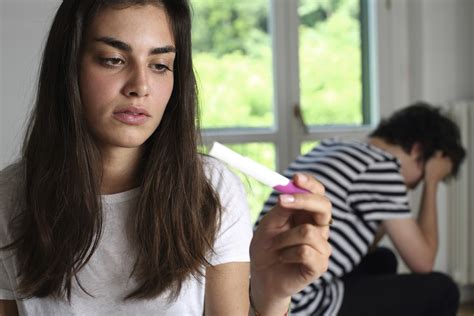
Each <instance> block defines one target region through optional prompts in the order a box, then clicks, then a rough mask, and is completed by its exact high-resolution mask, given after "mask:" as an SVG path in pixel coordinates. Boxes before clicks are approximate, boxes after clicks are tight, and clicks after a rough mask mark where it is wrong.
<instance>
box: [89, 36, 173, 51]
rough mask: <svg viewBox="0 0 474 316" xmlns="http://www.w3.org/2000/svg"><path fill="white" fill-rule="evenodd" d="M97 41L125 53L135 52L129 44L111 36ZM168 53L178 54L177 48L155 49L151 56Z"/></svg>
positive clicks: (170, 46)
mask: <svg viewBox="0 0 474 316" xmlns="http://www.w3.org/2000/svg"><path fill="white" fill-rule="evenodd" d="M95 41H96V42H102V43H105V44H107V45H109V46H112V47H114V48H117V49H119V50H122V51H125V52H127V53H130V52H132V51H133V49H132V47H131V46H130V45H129V44H127V43H125V42H122V41H121V40H118V39H116V38H113V37H110V36H103V37H99V38H96V39H95ZM168 53H176V48H175V47H174V46H172V45H168V46H163V47H155V48H152V49H150V53H149V54H150V55H159V54H168Z"/></svg>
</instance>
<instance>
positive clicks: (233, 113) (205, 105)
mask: <svg viewBox="0 0 474 316" xmlns="http://www.w3.org/2000/svg"><path fill="white" fill-rule="evenodd" d="M192 4H193V10H194V20H193V54H194V55H193V60H194V67H195V69H196V73H197V80H198V87H199V97H200V105H201V119H202V121H201V126H202V127H203V128H226V127H234V128H235V127H270V126H273V122H274V119H273V106H272V100H273V88H272V84H273V79H272V72H271V67H272V58H271V39H270V34H269V30H268V12H269V8H268V0H252V1H250V0H245V1H222V0H195V1H193V3H192Z"/></svg>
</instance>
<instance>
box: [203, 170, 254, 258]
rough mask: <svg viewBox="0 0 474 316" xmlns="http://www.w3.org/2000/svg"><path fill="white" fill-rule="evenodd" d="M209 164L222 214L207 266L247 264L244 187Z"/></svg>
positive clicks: (248, 231) (247, 222) (247, 212)
mask: <svg viewBox="0 0 474 316" xmlns="http://www.w3.org/2000/svg"><path fill="white" fill-rule="evenodd" d="M213 164H214V167H213V168H212V169H213V171H212V178H211V182H212V184H213V185H214V188H215V189H216V191H217V192H218V194H219V197H220V200H221V204H222V208H223V210H222V211H223V213H222V217H221V223H220V228H219V232H218V235H217V237H216V241H215V243H214V254H213V255H211V257H210V263H211V264H212V265H218V264H223V263H229V262H249V261H250V255H249V247H250V241H251V239H252V225H251V221H250V210H249V206H248V203H247V198H246V195H245V190H244V187H243V185H242V183H241V182H240V180H239V179H238V177H237V176H236V175H235V174H233V173H232V172H230V171H229V170H228V169H227V168H225V167H224V166H223V165H222V164H221V163H219V162H217V161H214V162H213Z"/></svg>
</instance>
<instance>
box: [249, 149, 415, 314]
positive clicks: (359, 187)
mask: <svg viewBox="0 0 474 316" xmlns="http://www.w3.org/2000/svg"><path fill="white" fill-rule="evenodd" d="M296 172H305V173H309V174H313V175H314V176H315V177H316V179H317V180H318V181H320V182H321V183H322V184H323V185H324V186H325V188H326V195H327V197H328V198H329V199H330V200H331V202H332V206H333V209H332V216H333V219H334V223H333V225H332V226H331V230H330V234H329V242H330V243H331V245H332V248H333V251H332V255H331V257H330V259H329V268H328V271H327V272H326V273H324V274H323V275H322V276H321V277H320V278H319V279H318V280H317V281H315V282H313V283H312V284H310V285H309V286H308V287H306V288H305V289H304V290H303V291H301V292H300V293H298V294H297V295H295V296H293V298H292V308H291V310H292V315H331V316H332V315H336V314H337V312H338V310H339V308H340V305H341V302H342V297H343V295H344V284H343V282H342V281H341V280H340V278H341V277H343V276H344V275H346V274H348V273H349V272H351V271H352V270H353V269H354V267H355V266H357V265H358V264H359V262H360V261H361V259H362V258H363V257H364V256H365V255H366V254H367V252H368V249H369V247H370V245H371V244H372V242H373V240H374V235H375V233H376V231H377V228H378V226H379V224H380V223H381V221H382V220H385V219H392V218H406V217H411V216H412V215H411V213H410V209H409V205H408V196H407V189H406V186H405V184H404V181H403V178H402V176H401V174H400V164H399V162H398V160H397V159H396V158H395V157H393V156H392V155H390V154H389V153H386V152H384V151H382V150H380V149H378V148H376V147H373V146H371V145H369V144H367V143H363V142H356V141H338V140H326V141H323V142H322V143H321V144H320V145H319V146H317V147H315V148H314V149H313V150H312V151H311V152H309V153H308V154H306V155H304V156H300V157H298V158H297V159H296V160H295V161H294V162H293V163H292V164H291V165H290V166H289V168H288V169H287V170H286V171H285V173H284V174H285V176H287V177H289V178H291V177H292V176H293V175H294V174H295V173H296ZM277 196H278V193H276V192H273V193H272V194H271V195H270V197H269V199H268V200H267V202H266V203H265V205H264V209H263V211H262V213H261V214H260V218H261V217H262V216H263V215H265V213H266V212H268V210H269V209H271V208H272V207H273V206H274V205H275V203H276V202H277ZM260 218H259V220H260ZM258 222H259V221H257V223H256V225H258Z"/></svg>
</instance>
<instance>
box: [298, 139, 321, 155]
mask: <svg viewBox="0 0 474 316" xmlns="http://www.w3.org/2000/svg"><path fill="white" fill-rule="evenodd" d="M320 143H321V142H320V141H319V140H318V141H312V142H303V143H301V150H300V154H301V155H306V154H307V153H309V152H310V151H311V150H313V148H314V147H316V146H318V145H319V144H320Z"/></svg>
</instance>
